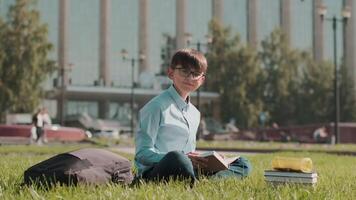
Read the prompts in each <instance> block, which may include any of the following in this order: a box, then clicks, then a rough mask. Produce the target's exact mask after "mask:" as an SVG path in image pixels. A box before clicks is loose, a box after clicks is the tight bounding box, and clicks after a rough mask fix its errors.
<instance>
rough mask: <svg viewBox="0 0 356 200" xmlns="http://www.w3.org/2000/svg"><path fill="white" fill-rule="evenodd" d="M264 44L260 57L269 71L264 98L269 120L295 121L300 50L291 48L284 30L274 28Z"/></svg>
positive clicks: (289, 122) (266, 75)
mask: <svg viewBox="0 0 356 200" xmlns="http://www.w3.org/2000/svg"><path fill="white" fill-rule="evenodd" d="M261 45H262V50H261V52H260V59H261V62H262V64H263V69H264V70H265V77H264V78H263V80H264V89H263V99H264V103H265V104H266V108H265V109H266V110H267V112H268V114H269V116H270V119H269V120H270V121H271V122H277V123H278V124H282V125H286V124H291V123H294V121H293V119H294V117H293V116H294V113H295V111H296V106H295V96H296V95H297V94H298V93H297V91H298V81H299V80H298V79H299V77H300V74H299V73H300V71H299V70H298V68H299V65H300V63H301V57H300V52H299V51H298V50H294V49H291V48H290V46H289V45H288V43H287V41H286V36H285V34H284V33H283V32H282V31H281V30H280V29H276V30H275V31H273V32H272V33H271V35H270V36H269V37H268V38H266V39H265V40H263V41H262V43H261Z"/></svg>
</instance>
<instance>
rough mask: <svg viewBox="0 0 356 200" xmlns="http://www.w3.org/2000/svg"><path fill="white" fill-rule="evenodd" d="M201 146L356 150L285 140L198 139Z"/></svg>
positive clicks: (351, 146)
mask: <svg viewBox="0 0 356 200" xmlns="http://www.w3.org/2000/svg"><path fill="white" fill-rule="evenodd" d="M197 147H198V148H199V147H200V148H203V147H204V148H206V147H209V148H239V149H256V150H264V149H265V150H268V149H281V150H291V151H293V150H305V151H307V150H310V151H356V145H355V144H337V145H330V144H303V143H293V142H289V143H284V142H255V141H237V140H236V141H198V142H197Z"/></svg>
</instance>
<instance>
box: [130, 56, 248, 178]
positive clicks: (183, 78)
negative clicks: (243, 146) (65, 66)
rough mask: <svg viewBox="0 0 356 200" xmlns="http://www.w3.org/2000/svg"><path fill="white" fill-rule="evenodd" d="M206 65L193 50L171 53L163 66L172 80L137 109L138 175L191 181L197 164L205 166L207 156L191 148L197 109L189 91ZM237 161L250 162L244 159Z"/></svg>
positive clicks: (200, 79) (200, 78)
mask: <svg viewBox="0 0 356 200" xmlns="http://www.w3.org/2000/svg"><path fill="white" fill-rule="evenodd" d="M207 67H208V65H207V61H206V58H205V56H204V55H203V54H202V53H201V52H199V51H197V50H194V49H181V50H178V51H177V52H176V53H175V54H174V55H173V58H172V61H171V64H170V66H169V67H168V70H167V74H168V77H169V78H170V79H171V80H172V81H173V84H172V85H171V86H170V87H169V88H168V89H167V90H165V91H164V92H163V93H161V94H160V95H158V96H156V97H155V98H153V99H152V100H151V101H149V102H148V103H147V104H146V105H145V106H144V107H143V108H142V109H141V110H140V112H139V128H138V131H137V134H136V135H135V145H136V153H135V165H136V167H137V169H138V176H137V177H138V179H143V180H147V181H168V180H170V179H185V180H191V181H192V182H194V181H195V179H196V178H197V177H198V174H197V169H199V166H206V163H207V160H206V159H205V158H202V157H200V156H199V153H197V152H196V151H195V148H196V134H197V131H198V126H199V123H200V112H199V110H197V108H196V107H195V106H194V105H193V104H192V103H191V98H190V94H191V93H192V92H194V91H196V90H197V89H198V88H199V87H200V86H201V85H202V84H203V82H204V80H205V74H206V71H207ZM239 162H244V163H243V166H250V165H249V163H248V161H247V160H246V159H239ZM245 169H246V168H244V170H245ZM244 175H247V172H246V173H244Z"/></svg>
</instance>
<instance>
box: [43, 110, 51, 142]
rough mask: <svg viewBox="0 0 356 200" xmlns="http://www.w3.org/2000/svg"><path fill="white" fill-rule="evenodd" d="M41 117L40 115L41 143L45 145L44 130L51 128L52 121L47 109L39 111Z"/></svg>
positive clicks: (45, 136) (46, 140)
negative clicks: (41, 123) (47, 127)
mask: <svg viewBox="0 0 356 200" xmlns="http://www.w3.org/2000/svg"><path fill="white" fill-rule="evenodd" d="M41 115H42V120H43V142H45V143H47V142H48V139H47V133H46V130H45V127H46V126H51V125H52V120H51V117H50V116H49V114H48V109H47V108H45V107H44V108H42V110H41Z"/></svg>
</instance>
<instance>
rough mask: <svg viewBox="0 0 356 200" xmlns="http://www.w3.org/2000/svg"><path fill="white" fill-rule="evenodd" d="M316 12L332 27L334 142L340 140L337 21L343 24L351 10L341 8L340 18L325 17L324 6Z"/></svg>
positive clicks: (325, 10) (349, 15)
mask: <svg viewBox="0 0 356 200" xmlns="http://www.w3.org/2000/svg"><path fill="white" fill-rule="evenodd" d="M317 9H318V14H319V15H320V17H321V19H322V20H326V21H330V22H332V29H333V45H334V47H333V48H334V98H335V99H334V100H335V101H334V103H335V122H334V137H335V143H336V144H337V143H339V142H340V130H339V121H340V88H339V69H338V64H337V37H336V34H337V32H336V30H337V23H338V22H341V23H342V24H343V25H345V24H346V23H347V20H348V19H349V18H350V17H351V12H350V10H349V8H348V7H345V8H344V9H343V10H342V13H341V14H342V18H337V17H336V16H335V15H334V16H333V17H332V18H327V17H325V15H326V13H327V9H326V6H324V5H320V6H319V7H318V8H317Z"/></svg>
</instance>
